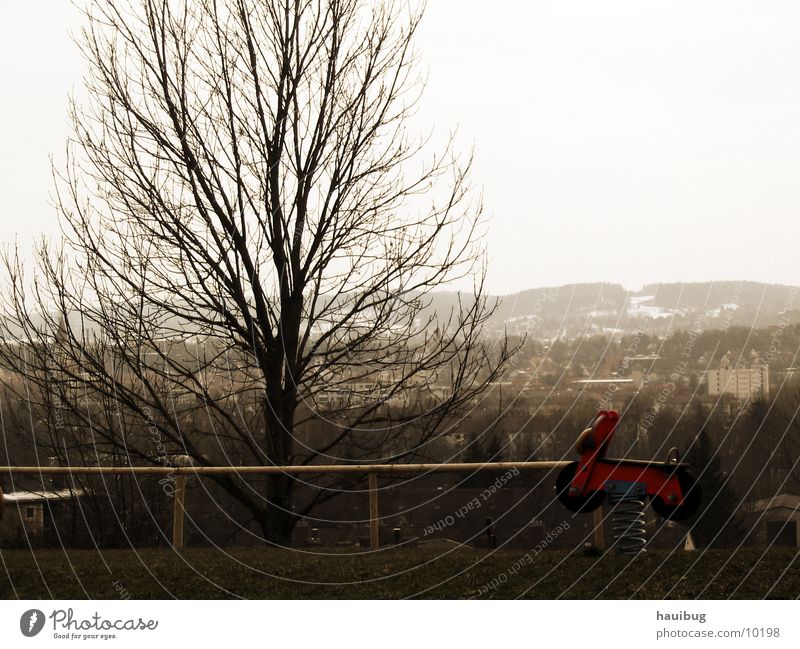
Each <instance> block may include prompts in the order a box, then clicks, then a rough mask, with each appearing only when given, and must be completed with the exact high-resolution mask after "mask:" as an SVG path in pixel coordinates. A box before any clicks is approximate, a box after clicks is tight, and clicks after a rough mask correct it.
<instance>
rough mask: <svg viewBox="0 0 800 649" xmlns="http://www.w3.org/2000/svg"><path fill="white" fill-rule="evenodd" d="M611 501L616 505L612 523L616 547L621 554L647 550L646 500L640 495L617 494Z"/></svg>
mask: <svg viewBox="0 0 800 649" xmlns="http://www.w3.org/2000/svg"><path fill="white" fill-rule="evenodd" d="M611 502H612V503H616V507H614V510H613V511H612V512H611V524H612V529H613V531H614V547H615V548H616V550H617V552H618V553H619V554H626V555H634V554H639V553H640V552H646V550H645V547H644V546H645V545H646V544H647V536H646V535H647V527H646V519H645V502H644V500H642V499H641V498H639V497H638V496H632V497H631V496H627V495H620V496H616V495H615V494H614V495H612V496H611Z"/></svg>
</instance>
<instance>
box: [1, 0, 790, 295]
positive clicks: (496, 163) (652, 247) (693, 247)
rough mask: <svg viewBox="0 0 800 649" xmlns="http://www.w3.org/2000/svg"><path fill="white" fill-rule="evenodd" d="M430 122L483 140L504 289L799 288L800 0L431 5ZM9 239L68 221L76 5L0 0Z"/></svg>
mask: <svg viewBox="0 0 800 649" xmlns="http://www.w3.org/2000/svg"><path fill="white" fill-rule="evenodd" d="M428 4H429V7H428V12H427V16H426V21H425V23H424V28H423V30H422V32H421V34H420V38H419V40H418V45H419V47H420V49H421V51H422V54H423V58H424V61H425V62H426V64H427V66H428V69H429V85H428V89H427V92H426V94H425V98H424V105H423V109H422V112H421V114H420V115H419V119H420V120H421V121H422V122H423V123H424V122H429V123H434V124H435V126H436V129H437V132H438V133H440V134H441V135H442V136H444V135H446V134H447V133H448V132H449V130H450V129H451V128H454V127H458V130H459V142H460V144H461V146H462V147H463V148H464V149H468V148H469V147H470V146H472V145H474V147H475V150H476V154H477V160H476V165H475V169H474V177H473V180H474V183H475V184H476V185H477V186H479V187H481V188H483V192H484V198H485V205H486V210H487V214H488V216H489V218H490V226H489V232H488V249H489V255H490V271H489V289H490V290H491V291H493V292H496V293H509V292H512V291H515V290H519V289H523V288H528V287H532V286H544V285H557V284H563V283H567V282H576V281H599V280H605V281H613V282H620V283H622V284H624V285H626V286H628V287H632V288H635V287H638V286H640V285H641V284H644V283H647V282H653V281H681V280H685V281H697V280H723V279H752V280H759V281H769V282H780V283H788V284H800V264H798V255H797V251H798V248H800V246H799V245H798V242H800V219H798V216H799V215H800V74H798V69H797V68H798V63H800V38H798V30H800V3H797V2H792V1H786V2H780V1H774V2H768V3H766V2H763V1H762V2H757V1H755V0H754V1H750V2H736V1H732V0H724V1H720V2H709V1H702V2H678V1H676V0H670V1H665V2H651V1H643V0H631V1H630V2H612V1H609V0H605V1H603V2H597V1H596V0H592V1H565V0H554V1H552V2H533V1H526V2H522V1H517V2H498V1H493V2H486V1H485V0H483V1H477V0H470V1H464V0H460V1H458V2H456V1H455V0H453V1H450V0H430V1H429V3H428ZM0 11H1V13H0V60H2V66H0V75H2V78H0V88H2V93H3V95H2V102H0V146H2V156H0V218H1V223H0V240H2V242H4V243H7V242H13V241H14V239H15V237H16V238H18V239H19V241H20V242H21V243H23V244H24V243H25V242H27V241H29V240H30V239H31V238H32V237H33V236H35V235H36V234H39V233H43V232H44V233H52V232H54V231H55V228H56V227H57V226H56V218H55V213H54V211H53V209H52V207H50V205H49V194H50V192H51V187H52V183H51V178H50V169H49V162H48V155H49V154H54V155H56V157H58V156H59V154H60V152H61V151H62V150H63V143H64V140H65V138H66V135H67V120H66V99H67V94H68V93H69V92H70V91H71V90H73V89H76V88H79V87H80V77H81V74H82V67H83V65H82V62H81V58H80V55H79V54H78V52H77V50H76V48H75V46H74V45H73V44H72V42H71V41H70V38H69V35H68V30H69V29H74V28H75V27H77V25H78V16H77V13H76V12H75V11H74V9H72V7H71V6H70V3H69V2H68V1H67V0H47V1H46V2H13V3H11V2H8V3H4V5H3V8H2V10H0Z"/></svg>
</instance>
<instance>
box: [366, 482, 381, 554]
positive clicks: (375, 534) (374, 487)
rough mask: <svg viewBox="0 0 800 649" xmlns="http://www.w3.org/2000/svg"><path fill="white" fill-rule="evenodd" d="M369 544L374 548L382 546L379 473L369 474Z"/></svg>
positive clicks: (377, 548)
mask: <svg viewBox="0 0 800 649" xmlns="http://www.w3.org/2000/svg"><path fill="white" fill-rule="evenodd" d="M369 546H370V548H372V549H373V550H379V549H380V547H381V540H380V534H379V529H378V474H376V473H370V474H369Z"/></svg>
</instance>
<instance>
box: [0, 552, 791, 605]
mask: <svg viewBox="0 0 800 649" xmlns="http://www.w3.org/2000/svg"><path fill="white" fill-rule="evenodd" d="M523 556H524V553H518V552H511V551H499V552H495V553H492V554H490V553H487V552H485V551H472V550H457V551H452V552H447V553H446V554H445V551H443V550H440V551H438V552H437V551H433V550H430V549H428V550H391V549H390V550H385V551H382V552H380V553H377V554H374V555H372V554H367V555H365V556H356V555H343V554H331V555H327V556H320V555H311V554H303V553H300V552H288V551H280V550H267V549H236V550H231V551H229V552H228V553H227V554H222V553H221V552H220V551H215V550H210V549H190V550H186V551H185V552H183V553H182V555H180V556H178V555H176V554H175V553H173V552H171V551H169V550H141V551H139V552H138V554H137V553H135V552H133V551H130V550H104V551H103V552H102V553H100V552H96V551H89V550H81V551H78V550H71V551H69V552H68V553H65V552H63V551H59V550H37V551H36V553H35V555H32V554H31V553H30V552H29V551H22V550H13V551H9V550H6V551H0V563H1V565H2V567H0V598H6V599H8V598H14V597H18V598H22V599H38V598H49V597H53V598H57V599H71V598H74V599H83V598H87V597H88V598H93V599H116V598H118V597H120V596H121V595H122V596H124V595H127V596H129V597H130V598H131V599H164V598H171V597H176V598H180V599H202V598H231V597H245V598H256V599H269V598H280V599H290V598H300V599H304V598H312V599H322V598H358V599H362V598H364V599H371V598H399V597H413V596H418V597H426V598H471V597H479V596H483V597H494V598H511V597H516V596H519V595H520V594H522V593H523V592H524V591H525V590H526V589H529V590H528V591H527V594H526V595H525V596H526V597H531V598H538V599H553V598H557V597H565V598H571V599H588V598H593V597H602V598H629V597H635V598H645V599H660V598H664V597H668V598H676V599H684V598H685V599H691V598H695V597H698V596H700V597H703V598H709V599H720V598H727V597H729V596H731V595H732V596H733V597H737V598H753V599H756V598H758V599H760V598H763V597H765V596H766V597H772V598H796V597H798V596H800V560H798V556H797V554H796V553H795V552H793V551H772V552H770V553H768V554H767V555H765V556H763V557H762V553H761V551H760V550H758V551H756V550H743V551H739V552H736V553H734V554H733V555H731V553H729V552H724V551H710V552H705V553H687V554H680V555H675V556H672V557H668V556H667V555H666V554H661V553H650V554H648V555H646V556H642V557H638V558H636V559H635V560H634V561H633V562H631V560H630V559H626V558H620V557H610V556H609V557H606V558H603V559H596V558H587V557H571V558H568V557H567V555H566V554H565V553H561V552H545V553H542V554H541V555H539V556H537V557H535V558H534V559H533V561H531V562H528V563H527V565H522V566H521V567H517V569H516V570H515V569H514V564H515V562H516V561H518V560H519V559H520V558H521V557H523ZM726 561H727V562H728V563H727V566H725V567H723V565H724V564H725V562H726ZM695 562H697V563H696V564H695ZM693 564H695V565H693ZM754 565H755V566H756V567H755V569H754V570H753V571H752V572H751V573H750V575H749V576H748V572H749V571H750V570H751V568H752V567H753V566H754ZM787 568H788V569H787ZM720 570H721V572H719V574H717V573H718V571H720ZM501 575H502V576H501ZM493 580H494V583H495V585H496V587H495V588H494V589H490V588H488V587H487V585H488V584H490V583H491V582H492V581H493ZM501 581H502V582H503V583H501ZM115 582H116V583H115ZM320 582H321V583H322V585H320ZM770 589H771V590H770Z"/></svg>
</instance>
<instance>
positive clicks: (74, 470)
mask: <svg viewBox="0 0 800 649" xmlns="http://www.w3.org/2000/svg"><path fill="white" fill-rule="evenodd" d="M567 464H569V462H566V461H544V462H452V463H439V464H312V465H301V466H0V475H4V474H11V475H42V476H44V475H166V476H169V477H170V478H175V492H174V494H173V496H174V504H173V512H172V546H173V547H174V548H175V549H176V550H180V549H182V548H183V546H184V536H183V523H184V516H185V513H186V504H185V495H186V476H202V475H220V474H228V475H231V474H232V475H264V474H270V473H272V474H275V473H289V474H300V473H305V474H315V473H366V474H367V475H368V476H369V482H368V485H369V486H368V491H369V519H370V520H369V537H370V547H371V548H372V549H373V550H378V549H379V548H380V538H379V530H380V528H379V522H380V521H379V519H378V474H380V473H382V474H386V473H393V474H404V473H453V472H462V473H463V472H470V471H508V470H511V469H517V470H519V471H526V470H544V469H560V468H561V467H564V466H566V465H567ZM2 513H3V490H2V489H0V518H1V517H2Z"/></svg>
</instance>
